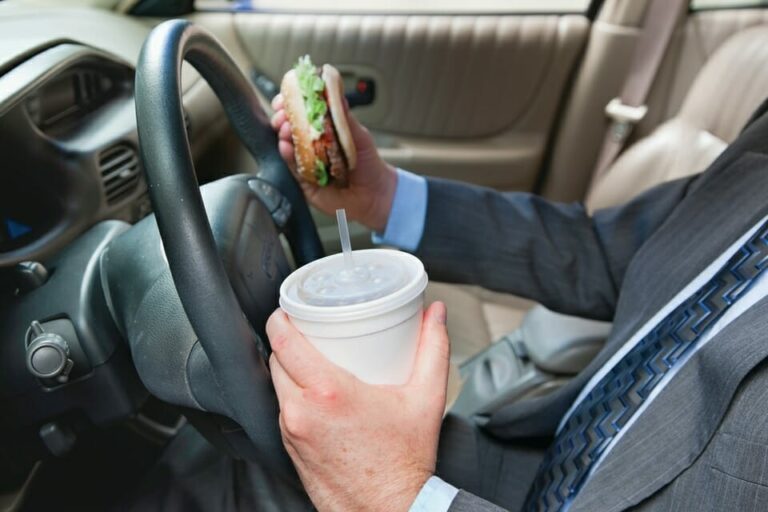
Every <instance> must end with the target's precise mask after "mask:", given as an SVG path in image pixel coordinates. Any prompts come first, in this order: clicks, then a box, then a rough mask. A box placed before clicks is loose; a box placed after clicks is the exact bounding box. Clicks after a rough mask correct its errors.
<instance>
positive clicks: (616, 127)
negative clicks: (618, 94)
mask: <svg viewBox="0 0 768 512" xmlns="http://www.w3.org/2000/svg"><path fill="white" fill-rule="evenodd" d="M647 113H648V106H647V105H640V106H639V107H633V106H632V105H625V104H624V103H623V102H622V101H621V98H613V99H612V100H611V101H610V102H609V103H608V105H606V106H605V115H606V116H608V117H609V118H610V119H611V120H612V121H613V124H612V125H611V138H613V140H614V141H616V142H624V141H625V140H626V139H627V137H629V134H630V133H632V128H634V127H635V125H636V124H637V123H639V122H640V121H642V120H643V118H644V117H645V115H646V114H647Z"/></svg>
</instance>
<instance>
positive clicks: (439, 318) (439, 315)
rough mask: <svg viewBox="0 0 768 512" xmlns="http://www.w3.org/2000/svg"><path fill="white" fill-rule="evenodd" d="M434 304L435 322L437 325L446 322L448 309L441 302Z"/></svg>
mask: <svg viewBox="0 0 768 512" xmlns="http://www.w3.org/2000/svg"><path fill="white" fill-rule="evenodd" d="M436 304H437V305H436V306H435V308H434V313H433V314H434V318H435V322H437V323H438V324H439V325H445V324H446V323H447V322H448V311H447V310H446V308H445V304H443V303H442V302H437V303H436Z"/></svg>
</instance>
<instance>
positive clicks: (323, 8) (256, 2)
mask: <svg viewBox="0 0 768 512" xmlns="http://www.w3.org/2000/svg"><path fill="white" fill-rule="evenodd" d="M589 3H590V0H471V1H467V0H363V1H361V0H334V1H332V2H318V1H317V0H196V2H195V7H197V8H198V9H221V8H227V9H232V10H239V11H276V12H280V11H297V12H300V11H307V12H350V13H388V12H402V13H443V12H447V13H500V14H501V13H521V14H528V13H583V12H586V10H587V8H588V7H589Z"/></svg>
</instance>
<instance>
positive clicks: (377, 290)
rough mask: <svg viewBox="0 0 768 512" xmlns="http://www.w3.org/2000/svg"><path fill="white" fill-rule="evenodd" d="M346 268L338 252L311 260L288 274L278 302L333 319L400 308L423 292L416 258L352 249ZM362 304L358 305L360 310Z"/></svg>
mask: <svg viewBox="0 0 768 512" xmlns="http://www.w3.org/2000/svg"><path fill="white" fill-rule="evenodd" d="M352 254H353V262H354V265H353V267H352V270H351V271H350V270H349V268H348V267H346V266H345V263H344V258H343V257H342V255H341V254H335V255H332V256H328V257H326V258H323V259H320V260H317V261H314V262H312V263H309V264H308V265H305V266H303V267H301V268H300V269H298V270H296V271H295V272H294V273H293V274H291V275H290V276H288V278H286V280H285V281H284V282H283V284H282V286H281V287H280V305H281V306H282V307H283V309H285V310H286V312H288V313H289V314H291V315H294V316H299V317H302V318H305V319H310V318H313V319H314V318H316V319H318V320H322V321H331V320H333V319H337V317H338V318H339V319H340V318H341V317H347V316H350V317H356V316H358V315H361V314H362V315H365V314H368V313H366V312H367V311H368V310H370V309H371V308H373V310H376V311H384V310H387V309H390V308H394V307H399V305H400V304H402V303H404V302H407V301H408V300H410V299H411V298H412V297H415V296H417V295H418V294H419V293H421V292H423V291H424V288H425V287H426V283H427V275H426V273H425V272H424V266H423V265H422V264H421V262H420V261H419V260H418V258H416V257H414V256H412V255H410V254H407V253H402V252H400V251H393V250H389V249H367V250H361V251H353V253H352ZM361 308H362V309H361Z"/></svg>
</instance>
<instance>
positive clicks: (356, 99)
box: [344, 77, 376, 108]
mask: <svg viewBox="0 0 768 512" xmlns="http://www.w3.org/2000/svg"><path fill="white" fill-rule="evenodd" d="M344 96H346V98H347V103H349V108H355V107H363V106H365V105H370V104H371V103H373V100H375V99H376V82H374V81H373V78H367V77H366V78H358V79H357V80H355V84H354V87H353V88H352V89H350V90H347V91H345V92H344Z"/></svg>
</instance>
